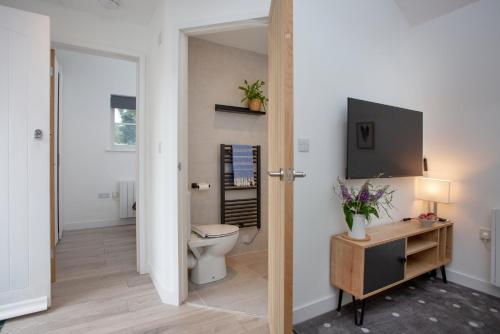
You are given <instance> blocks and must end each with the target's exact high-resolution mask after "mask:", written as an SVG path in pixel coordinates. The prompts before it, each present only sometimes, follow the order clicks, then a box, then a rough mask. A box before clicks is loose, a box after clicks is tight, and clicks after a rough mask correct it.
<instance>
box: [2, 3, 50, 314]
mask: <svg viewBox="0 0 500 334" xmlns="http://www.w3.org/2000/svg"><path fill="white" fill-rule="evenodd" d="M49 53H50V37H49V19H48V17H45V16H41V15H36V14H32V13H28V12H24V11H20V10H16V9H12V8H9V7H4V6H0V213H1V214H0V320H2V319H7V318H12V317H15V316H19V315H23V314H27V313H32V312H36V311H41V310H44V309H46V308H47V307H48V304H49V296H50V217H49V207H50V206H49V205H50V202H49V152H50V151H49V140H50V138H49V106H50V105H49V99H50V91H49V88H50V62H49ZM36 129H39V130H41V138H39V139H35V136H34V134H35V130H36Z"/></svg>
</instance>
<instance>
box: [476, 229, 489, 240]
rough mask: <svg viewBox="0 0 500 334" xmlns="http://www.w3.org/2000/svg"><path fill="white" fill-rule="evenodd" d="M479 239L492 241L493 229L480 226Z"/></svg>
mask: <svg viewBox="0 0 500 334" xmlns="http://www.w3.org/2000/svg"><path fill="white" fill-rule="evenodd" d="M479 239H481V240H483V241H490V240H491V230H489V229H487V228H480V229H479Z"/></svg>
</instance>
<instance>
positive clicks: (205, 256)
mask: <svg viewBox="0 0 500 334" xmlns="http://www.w3.org/2000/svg"><path fill="white" fill-rule="evenodd" d="M238 236H239V228H238V227H237V226H234V225H226V224H210V225H192V226H191V238H190V240H189V241H188V246H189V249H190V250H191V252H192V255H191V254H190V255H189V258H188V266H189V269H191V281H192V282H193V283H195V284H205V283H210V282H214V281H218V280H220V279H223V278H224V277H226V275H227V269H226V254H227V253H229V252H230V251H231V250H232V249H233V247H234V245H235V244H236V242H237V241H238Z"/></svg>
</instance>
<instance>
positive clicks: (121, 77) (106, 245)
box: [51, 43, 145, 282]
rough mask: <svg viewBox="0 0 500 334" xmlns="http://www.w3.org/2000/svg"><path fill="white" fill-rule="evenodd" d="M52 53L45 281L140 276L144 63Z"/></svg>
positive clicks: (93, 53) (58, 48)
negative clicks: (49, 240) (48, 277)
mask: <svg viewBox="0 0 500 334" xmlns="http://www.w3.org/2000/svg"><path fill="white" fill-rule="evenodd" d="M53 53H54V66H53V68H52V73H53V76H52V78H53V80H52V81H53V86H52V87H53V88H52V90H53V94H52V100H53V102H52V104H53V109H52V112H51V121H52V122H51V123H52V125H53V130H52V131H51V139H52V138H53V143H52V144H51V150H52V151H51V156H53V157H54V158H53V160H52V159H51V160H52V161H53V164H54V166H53V170H54V173H51V177H52V180H51V185H52V186H53V190H54V191H53V192H51V200H52V203H51V204H52V205H51V212H52V214H51V228H52V233H51V237H52V239H53V240H52V247H53V252H52V254H53V262H52V273H53V276H52V281H53V282H61V281H64V280H65V279H73V278H75V277H78V276H79V275H80V276H82V277H86V276H92V272H93V273H95V274H100V273H101V272H110V271H114V270H115V271H121V270H131V269H133V271H134V272H136V271H139V272H140V273H144V272H145V268H144V267H145V261H144V256H145V254H144V253H145V252H144V246H145V245H144V241H143V239H144V238H145V234H144V232H143V231H144V230H145V226H144V220H143V219H142V215H143V211H144V210H143V208H142V203H143V202H142V201H141V199H142V196H143V195H142V194H143V192H142V191H141V185H142V182H141V181H142V180H143V165H144V161H143V151H142V149H141V148H142V145H143V140H142V138H141V136H142V134H143V133H144V132H143V131H142V127H143V126H144V121H143V120H144V119H145V117H144V102H143V101H142V98H141V95H142V93H143V84H142V83H143V82H144V81H143V72H142V71H141V69H143V66H144V62H143V60H144V59H143V58H142V57H141V56H132V55H123V54H115V53H113V52H108V51H105V50H96V49H91V48H86V47H79V46H71V45H65V44H58V43H55V44H54V45H53ZM51 167H52V166H51ZM84 253H87V255H89V258H87V259H84V258H83V257H82V255H83V254H84ZM94 253H95V254H94ZM113 253H115V255H116V256H113V255H112V254H113ZM106 254H111V255H106ZM93 255H100V256H99V257H95V258H91V257H92V256H93ZM108 257H109V258H108ZM75 259H77V260H78V261H80V262H82V263H85V264H86V265H83V266H76V265H75V263H74V262H75ZM115 260H117V261H115ZM93 265H94V266H93Z"/></svg>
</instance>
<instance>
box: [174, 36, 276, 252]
mask: <svg viewBox="0 0 500 334" xmlns="http://www.w3.org/2000/svg"><path fill="white" fill-rule="evenodd" d="M262 37H264V38H265V35H264V36H262ZM243 80H248V82H254V81H255V80H264V81H267V56H265V55H262V54H258V53H255V52H251V51H246V50H242V49H237V48H232V47H227V46H223V45H220V44H215V43H211V42H208V41H205V40H201V39H198V38H189V93H188V94H189V103H188V105H189V119H188V121H189V126H188V133H189V147H188V149H189V178H188V182H187V185H184V186H185V187H186V186H187V187H188V188H189V187H190V185H191V183H193V182H208V183H210V185H211V188H210V190H208V191H197V190H194V189H190V192H191V223H192V224H219V223H220V219H221V212H220V211H221V210H220V191H221V189H220V160H219V157H220V144H246V145H260V146H261V187H262V190H261V203H262V208H261V232H260V233H259V235H258V236H257V238H256V239H255V240H254V242H253V243H252V244H251V245H245V244H244V242H243V240H246V239H244V238H249V237H250V238H251V237H253V236H254V234H255V233H256V228H255V227H252V228H241V229H240V237H239V240H238V242H237V243H236V245H235V246H234V248H233V250H232V251H231V252H230V255H234V254H241V253H248V252H252V251H259V250H266V249H267V227H268V226H267V177H266V171H267V115H264V116H262V115H256V116H254V115H237V114H233V113H225V112H215V111H214V106H215V104H226V105H233V106H241V102H240V100H241V98H242V93H243V92H242V91H241V90H239V89H238V86H239V85H241V84H242V83H243ZM265 87H266V86H264V88H265ZM264 93H265V92H264ZM255 193H256V191H255V190H245V191H241V190H240V191H232V192H227V193H226V196H227V198H228V199H231V198H249V197H255Z"/></svg>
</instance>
